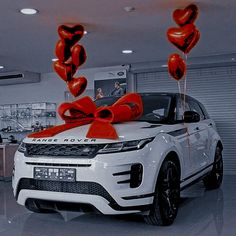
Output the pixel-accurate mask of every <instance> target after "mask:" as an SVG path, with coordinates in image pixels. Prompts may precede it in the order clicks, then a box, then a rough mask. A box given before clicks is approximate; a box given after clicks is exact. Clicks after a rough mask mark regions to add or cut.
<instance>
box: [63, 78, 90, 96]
mask: <svg viewBox="0 0 236 236" xmlns="http://www.w3.org/2000/svg"><path fill="white" fill-rule="evenodd" d="M67 86H68V89H69V91H70V93H71V94H72V95H73V96H74V97H78V96H79V95H80V94H82V93H83V92H84V90H85V89H86V87H87V79H86V78H85V77H83V76H81V77H78V78H73V79H72V80H71V81H69V82H68V83H67Z"/></svg>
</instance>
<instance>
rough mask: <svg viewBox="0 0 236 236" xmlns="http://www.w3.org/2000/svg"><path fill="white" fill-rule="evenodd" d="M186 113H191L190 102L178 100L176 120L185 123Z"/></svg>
mask: <svg viewBox="0 0 236 236" xmlns="http://www.w3.org/2000/svg"><path fill="white" fill-rule="evenodd" d="M185 111H191V110H190V106H189V103H188V100H187V99H186V101H185V102H184V100H183V99H182V98H178V99H177V103H176V109H175V120H176V121H183V116H184V112H185Z"/></svg>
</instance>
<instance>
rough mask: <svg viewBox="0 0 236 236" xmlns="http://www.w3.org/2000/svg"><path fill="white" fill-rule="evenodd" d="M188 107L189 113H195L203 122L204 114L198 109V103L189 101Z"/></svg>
mask: <svg viewBox="0 0 236 236" xmlns="http://www.w3.org/2000/svg"><path fill="white" fill-rule="evenodd" d="M189 105H190V109H191V111H195V112H197V113H198V114H199V115H200V120H204V118H205V117H204V114H203V112H202V110H201V108H200V106H199V105H198V103H197V102H196V101H194V100H190V101H189Z"/></svg>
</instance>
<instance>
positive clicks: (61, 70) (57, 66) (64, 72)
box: [53, 61, 76, 81]
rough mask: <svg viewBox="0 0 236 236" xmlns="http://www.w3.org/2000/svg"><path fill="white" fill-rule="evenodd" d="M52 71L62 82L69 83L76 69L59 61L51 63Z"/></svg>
mask: <svg viewBox="0 0 236 236" xmlns="http://www.w3.org/2000/svg"><path fill="white" fill-rule="evenodd" d="M53 66H54V70H55V71H56V73H57V74H58V75H59V76H60V77H61V78H62V79H63V80H64V81H70V80H71V79H72V77H73V75H74V74H75V72H76V67H75V66H74V65H73V64H69V65H68V64H65V63H63V62H61V61H56V62H54V63H53Z"/></svg>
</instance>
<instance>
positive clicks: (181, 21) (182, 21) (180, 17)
mask: <svg viewBox="0 0 236 236" xmlns="http://www.w3.org/2000/svg"><path fill="white" fill-rule="evenodd" d="M197 16H198V7H197V6H196V5H195V4H190V5H189V6H187V7H186V8H185V9H176V10H175V11H174V12H173V19H174V21H175V22H176V24H178V25H179V26H183V25H186V24H192V23H194V21H195V20H196V19H197Z"/></svg>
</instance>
